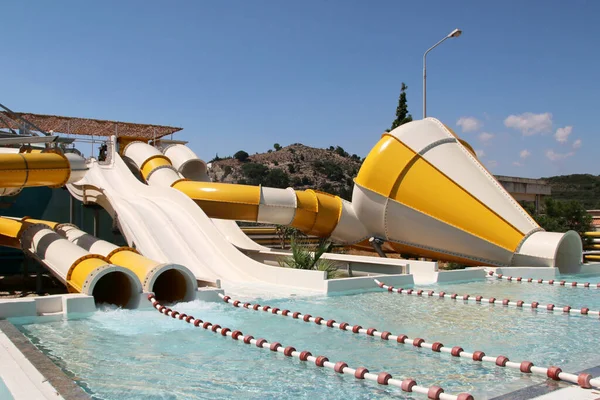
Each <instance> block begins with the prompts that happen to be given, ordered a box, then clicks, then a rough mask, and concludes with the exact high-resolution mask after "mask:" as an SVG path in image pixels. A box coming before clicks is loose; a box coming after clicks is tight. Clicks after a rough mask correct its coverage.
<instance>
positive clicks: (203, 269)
mask: <svg viewBox="0 0 600 400" xmlns="http://www.w3.org/2000/svg"><path fill="white" fill-rule="evenodd" d="M115 145H116V138H115V137H112V138H111V141H110V143H109V151H108V155H109V157H108V161H107V162H106V163H103V164H100V163H98V162H97V161H96V160H91V161H89V162H88V164H87V165H88V168H89V171H88V173H87V174H86V175H85V177H84V178H83V179H82V180H80V181H78V182H76V183H73V184H69V185H68V186H67V188H68V189H69V191H70V192H71V194H72V195H74V196H75V197H76V198H78V199H81V200H82V201H84V203H97V204H99V205H100V206H102V207H103V208H105V209H106V210H107V211H108V212H109V214H111V215H112V216H113V218H116V220H117V223H118V225H119V227H120V229H121V232H122V233H123V235H124V236H125V238H126V239H127V241H128V244H129V246H130V247H134V248H135V249H136V250H137V251H139V252H140V253H141V254H143V255H144V256H145V257H148V258H150V259H153V260H156V261H158V262H162V263H177V264H180V265H184V266H185V267H187V268H188V269H189V270H191V271H192V273H193V274H194V275H195V277H196V278H197V279H198V280H199V281H203V282H213V283H214V282H216V281H217V280H221V281H223V282H233V283H248V282H250V283H253V284H256V283H266V284H276V285H282V286H289V287H294V288H299V289H307V290H311V291H323V290H324V288H325V283H324V282H325V272H322V271H306V270H296V269H289V268H278V267H273V266H268V265H265V264H262V263H259V262H257V261H254V260H252V259H251V258H248V257H247V256H245V255H244V254H242V253H240V252H239V251H237V249H236V248H235V247H234V246H233V245H232V244H231V243H229V242H228V241H227V240H226V239H225V238H224V237H223V236H222V235H221V234H220V232H219V231H218V230H217V228H216V227H215V225H214V224H213V223H212V221H211V220H210V218H208V217H207V216H206V214H205V213H204V212H203V211H202V210H201V209H200V208H199V207H197V206H196V204H194V202H193V201H192V200H191V199H190V198H189V197H188V196H186V195H185V194H183V193H182V192H180V191H178V190H175V189H172V188H164V187H156V186H150V185H146V184H144V183H142V182H140V181H139V180H138V179H137V178H136V177H135V175H134V174H133V173H132V172H131V170H130V168H129V167H128V165H127V164H126V162H125V161H124V160H123V159H122V158H121V157H120V156H119V154H118V153H116V152H115V151H114V150H113V149H115V148H116V146H115ZM157 176H158V175H157Z"/></svg>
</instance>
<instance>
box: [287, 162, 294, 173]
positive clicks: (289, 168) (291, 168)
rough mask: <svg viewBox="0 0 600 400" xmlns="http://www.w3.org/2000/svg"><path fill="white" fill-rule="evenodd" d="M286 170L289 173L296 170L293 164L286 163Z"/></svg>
mask: <svg viewBox="0 0 600 400" xmlns="http://www.w3.org/2000/svg"><path fill="white" fill-rule="evenodd" d="M288 171H289V172H290V174H293V173H294V172H296V167H294V164H288Z"/></svg>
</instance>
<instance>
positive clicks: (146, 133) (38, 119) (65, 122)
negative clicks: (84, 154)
mask: <svg viewBox="0 0 600 400" xmlns="http://www.w3.org/2000/svg"><path fill="white" fill-rule="evenodd" d="M27 122H29V124H28V123H27ZM0 128H11V129H23V128H26V129H29V130H31V131H40V130H41V131H43V132H45V133H66V134H72V135H85V136H111V135H117V136H119V137H132V138H140V139H148V140H151V139H159V138H161V137H163V136H167V135H170V134H172V133H175V132H178V131H180V130H182V129H183V128H178V127H173V126H164V125H152V124H138V123H132V122H122V121H108V120H101V119H93V118H75V117H62V116H58V115H44V114H31V113H22V112H16V113H13V114H9V113H7V112H0Z"/></svg>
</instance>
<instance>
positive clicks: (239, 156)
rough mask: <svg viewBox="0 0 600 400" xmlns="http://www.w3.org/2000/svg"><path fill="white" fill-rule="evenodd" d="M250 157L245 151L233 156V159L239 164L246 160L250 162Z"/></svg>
mask: <svg viewBox="0 0 600 400" xmlns="http://www.w3.org/2000/svg"><path fill="white" fill-rule="evenodd" d="M248 157H250V156H249V155H248V153H246V152H245V151H244V150H240V151H238V152H237V153H235V154H234V155H233V158H235V159H236V160H238V161H239V162H245V161H246V160H248Z"/></svg>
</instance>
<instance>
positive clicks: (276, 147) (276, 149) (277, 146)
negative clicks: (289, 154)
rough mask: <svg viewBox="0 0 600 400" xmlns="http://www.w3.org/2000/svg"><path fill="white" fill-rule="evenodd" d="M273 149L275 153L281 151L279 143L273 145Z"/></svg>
mask: <svg viewBox="0 0 600 400" xmlns="http://www.w3.org/2000/svg"><path fill="white" fill-rule="evenodd" d="M273 148H274V149H275V151H279V150H281V145H280V144H279V143H275V144H274V145H273Z"/></svg>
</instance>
